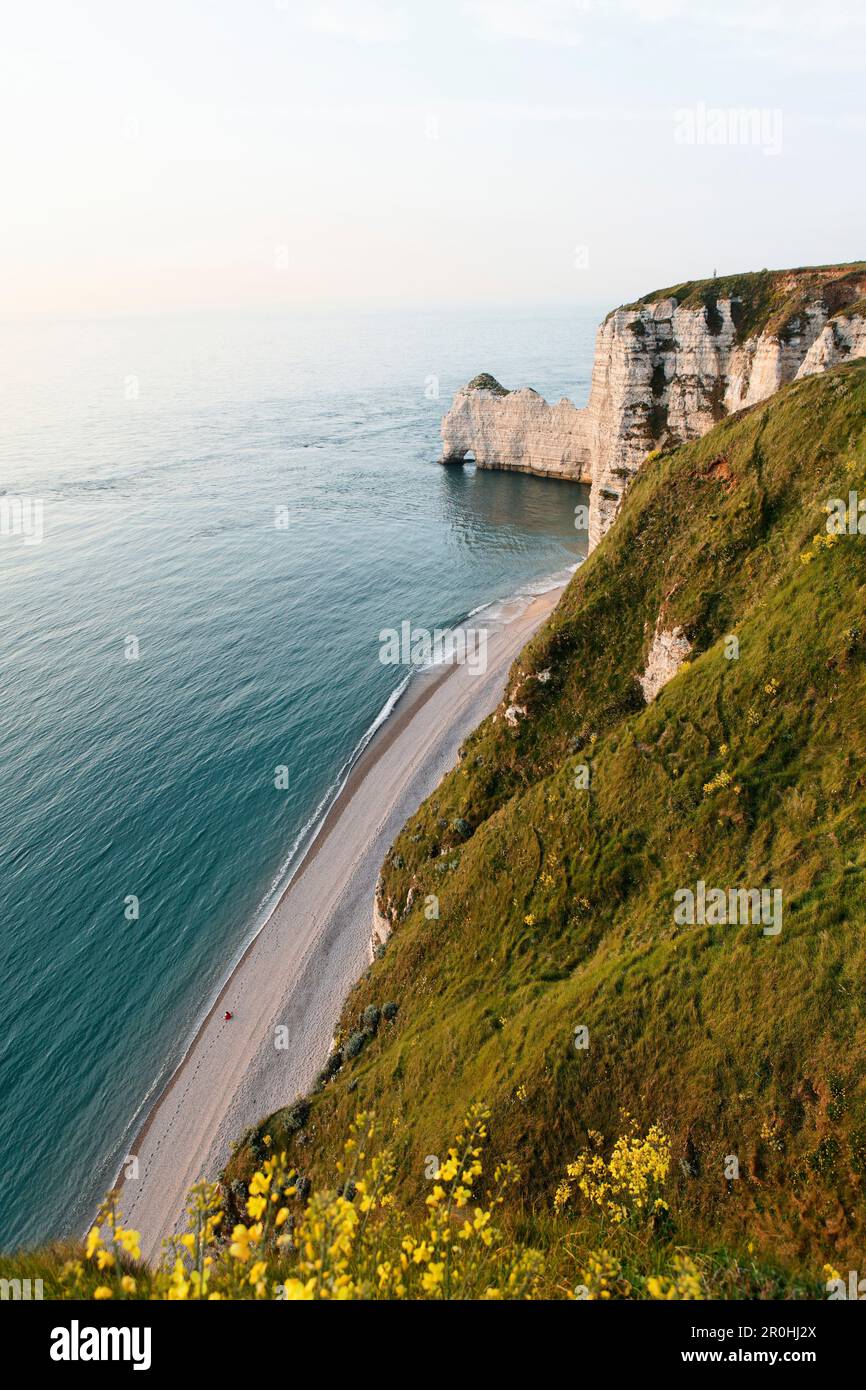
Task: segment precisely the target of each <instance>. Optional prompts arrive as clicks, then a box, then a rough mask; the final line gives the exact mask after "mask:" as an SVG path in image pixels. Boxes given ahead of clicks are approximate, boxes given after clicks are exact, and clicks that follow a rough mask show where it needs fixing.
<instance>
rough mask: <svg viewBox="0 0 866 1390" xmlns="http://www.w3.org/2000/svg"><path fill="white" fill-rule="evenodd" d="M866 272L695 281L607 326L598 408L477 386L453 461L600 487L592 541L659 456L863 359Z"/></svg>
mask: <svg viewBox="0 0 866 1390" xmlns="http://www.w3.org/2000/svg"><path fill="white" fill-rule="evenodd" d="M864 295H866V264H864V263H858V264H855V265H846V266H830V267H822V268H818V269H811V270H796V271H773V272H770V271H760V272H758V273H756V274H753V275H740V276H728V277H725V278H724V279H714V280H703V281H690V282H688V283H686V284H683V285H679V286H676V287H674V288H672V289H671V290H665V291H660V292H658V293H656V294H652V295H648V296H646V298H645V299H643V300H639V301H637V302H635V303H634V304H630V305H626V306H624V307H623V308H620V309H615V310H614V311H613V312H612V313H611V314H609V315H608V317H607V318H606V319H605V321H604V323H602V325H601V326H600V328H599V330H598V334H597V337H596V346H595V359H594V364H593V371H592V385H591V388H590V394H589V402H588V404H587V406H586V407H585V408H584V409H578V408H577V407H576V406H574V405H573V404H572V403H571V402H570V401H568V400H562V401H560V402H559V403H558V405H555V406H551V405H548V404H547V402H546V401H545V400H544V399H543V398H542V397H541V396H539V395H538V393H537V392H535V391H531V390H528V389H524V390H519V391H506V390H505V389H504V388H503V387H502V386H500V385H499V383H498V382H497V381H495V380H494V378H492V377H488V376H485V377H477V378H476V379H475V381H474V382H470V384H469V386H467V387H464V388H463V389H462V390H461V391H458V392H457V394H456V396H455V397H454V403H453V405H452V408H451V410H450V411H449V412H448V414H447V415H446V416H445V418H444V419H443V421H442V439H443V461H444V462H458V461H462V460H463V459H464V458H466V456H467V455H468V454H470V453H471V454H472V455H474V457H475V460H476V462H477V464H478V466H479V467H482V468H509V469H519V470H521V471H524V472H529V473H540V474H543V475H544V476H547V477H560V478H567V479H573V480H582V481H584V482H586V481H588V482H589V483H590V503H589V546H590V549H592V548H593V547H594V546H595V545H597V544H598V542H599V541H600V540H601V537H602V536H603V535H604V533H605V531H606V530H607V529H608V527H609V526H610V524H611V522H612V521H613V519H614V517H615V516H616V512H617V509H618V507H619V503H620V501H621V498H622V495H623V493H624V492H625V489H626V487H627V486H628V484H629V481H630V480H631V478H632V477H633V476H634V474H635V473H636V471H637V470H638V468H640V466H641V464H642V463H643V461H644V459H645V458H646V456H647V454H648V453H650V452H652V451H653V450H654V449H656V448H660V447H665V446H667V445H670V444H676V443H680V442H682V441H685V440H689V439H695V438H697V437H698V436H700V435H702V434H704V433H705V432H706V431H707V430H708V429H711V428H712V426H713V425H714V424H716V423H717V422H718V421H719V420H720V419H722V418H723V416H725V415H727V414H729V413H730V412H732V411H736V410H742V409H743V408H744V407H746V406H751V405H754V404H756V403H757V402H758V401H762V400H765V399H766V398H767V397H768V396H770V395H772V394H773V392H774V391H777V390H778V389H779V387H780V386H784V385H785V384H786V383H787V382H790V381H793V380H795V379H796V378H797V377H801V376H808V375H810V374H812V373H814V372H821V371H826V370H828V369H829V368H830V367H833V366H836V365H837V364H838V363H839V362H842V361H846V360H847V359H848V358H853V357H858V356H864V355H866V304H864Z"/></svg>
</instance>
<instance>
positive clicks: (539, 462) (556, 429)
mask: <svg viewBox="0 0 866 1390" xmlns="http://www.w3.org/2000/svg"><path fill="white" fill-rule="evenodd" d="M582 417H583V412H582V411H580V410H578V409H577V407H576V406H574V405H572V403H571V401H568V400H561V401H559V402H558V403H557V404H556V405H548V403H547V401H546V400H545V399H544V397H543V396H540V395H539V394H538V392H537V391H533V390H532V388H531V387H528V386H526V387H524V388H523V389H522V390H520V391H506V390H504V388H503V387H502V386H500V385H499V382H498V381H496V380H495V379H494V378H493V377H491V376H486V375H485V376H481V377H476V378H475V381H471V382H470V383H469V385H468V386H464V387H463V389H462V390H461V391H458V392H457V394H456V395H455V397H454V401H453V404H452V406H451V409H450V410H449V412H448V414H447V415H446V417H445V419H444V420H443V422H442V449H443V453H442V462H443V463H462V462H463V459H464V458H465V457H466V454H467V453H471V454H472V455H473V457H474V459H475V462H476V464H477V465H478V467H479V468H504V469H510V470H514V471H516V472H518V473H537V474H540V475H541V476H543V477H554V478H582V479H583V480H584V481H585V482H587V483H588V482H589V481H590V459H589V448H588V445H587V442H586V439H585V432H584V428H583V418H582Z"/></svg>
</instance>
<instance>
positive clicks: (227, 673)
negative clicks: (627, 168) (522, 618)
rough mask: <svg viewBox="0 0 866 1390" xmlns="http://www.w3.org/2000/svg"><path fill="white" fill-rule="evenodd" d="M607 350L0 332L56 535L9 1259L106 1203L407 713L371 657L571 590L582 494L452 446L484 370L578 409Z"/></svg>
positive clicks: (22, 774) (1, 799)
mask: <svg viewBox="0 0 866 1390" xmlns="http://www.w3.org/2000/svg"><path fill="white" fill-rule="evenodd" d="M599 317H600V312H596V310H595V309H591V310H586V311H583V312H573V311H572V312H570V313H568V314H565V313H563V314H561V315H555V316H554V315H543V314H537V315H528V314H526V313H520V314H514V315H509V314H502V315H495V314H483V315H481V314H459V315H455V314H449V315H447V316H446V315H445V314H442V315H436V314H423V315H415V316H408V315H384V314H383V315H377V316H372V315H371V316H369V317H360V316H356V317H352V318H341V317H337V316H320V317H315V318H312V317H311V318H300V317H298V318H286V317H269V316H256V317H253V316H250V317H244V316H226V317H217V316H214V317H211V316H201V317H189V318H172V319H135V320H133V319H120V320H112V321H108V320H101V321H91V322H62V323H41V324H38V325H36V324H30V325H23V326H22V325H20V324H18V325H14V326H13V325H11V324H6V325H0V496H2V495H3V494H7V495H13V496H18V495H25V496H29V497H38V498H42V499H43V502H44V540H43V542H42V544H40V545H32V546H30V545H25V544H23V541H22V538H21V537H20V536H10V535H0V595H2V602H0V750H2V791H0V956H2V960H0V968H2V981H3V995H2V998H3V1008H2V1027H0V1100H2V1124H0V1194H2V1209H0V1244H2V1245H3V1246H4V1247H9V1246H11V1245H14V1244H16V1243H20V1242H25V1241H26V1242H31V1241H34V1240H37V1239H41V1238H43V1237H46V1236H53V1235H57V1234H61V1233H65V1232H67V1231H70V1230H76V1229H79V1228H80V1227H81V1226H82V1224H83V1223H84V1221H86V1219H87V1217H88V1215H89V1213H90V1211H91V1210H92V1209H93V1207H94V1205H95V1202H96V1200H97V1199H98V1197H99V1196H100V1195H101V1194H102V1192H103V1191H104V1189H105V1187H106V1186H107V1185H108V1184H109V1183H110V1182H111V1181H112V1179H113V1177H114V1174H115V1172H116V1169H117V1166H118V1164H119V1162H120V1160H121V1159H122V1158H123V1156H124V1154H125V1153H126V1151H127V1148H126V1146H127V1145H128V1144H129V1142H130V1141H131V1138H132V1135H133V1133H134V1131H135V1128H136V1123H137V1120H138V1119H140V1118H141V1111H142V1109H143V1108H144V1107H145V1106H146V1105H147V1104H148V1103H149V1101H150V1100H152V1099H153V1096H154V1094H155V1092H156V1090H157V1089H158V1087H159V1086H160V1085H161V1084H162V1083H163V1082H164V1081H165V1080H166V1079H167V1078H168V1076H169V1075H170V1073H171V1072H172V1071H173V1069H174V1067H175V1066H176V1065H177V1063H178V1061H179V1060H180V1057H181V1056H182V1053H183V1050H184V1047H185V1045H186V1044H187V1042H188V1041H189V1038H190V1034H191V1033H192V1032H193V1030H194V1028H195V1025H196V1023H197V1021H198V1019H199V1018H200V1016H201V1014H202V1013H203V1011H204V1009H205V1008H206V1006H207V1005H208V1003H209V1001H210V1000H211V998H212V997H213V995H214V993H215V991H216V990H217V988H218V987H219V985H220V983H221V981H222V979H223V978H224V976H225V975H226V973H227V971H228V969H229V967H230V966H231V965H232V964H233V962H234V961H235V959H236V958H237V956H238V955H239V954H240V953H241V951H242V949H243V947H244V946H245V945H246V943H247V941H248V940H249V938H250V936H251V934H252V932H253V931H254V930H255V927H256V925H257V924H259V923H260V922H261V921H262V920H263V917H264V915H266V913H267V910H268V906H269V904H270V903H271V902H272V901H273V899H274V897H275V895H276V894H277V892H278V890H279V887H280V885H281V884H282V883H283V882H284V881H285V876H286V873H287V872H288V871H289V869H290V867H291V860H292V852H293V848H295V847H296V846H297V845H298V844H299V843H300V842H301V840H302V838H303V835H304V832H305V827H309V825H310V823H311V822H315V819H316V817H317V815H318V814H320V810H321V807H322V803H323V802H324V801H326V800H327V798H328V796H329V793H330V791H331V790H332V789H333V787H334V783H335V780H336V779H337V778H338V776H339V774H340V771H341V769H342V768H343V767H344V766H345V764H346V761H347V759H349V758H350V756H351V755H352V752H353V750H354V749H355V748H356V747H357V745H358V743H359V740H361V739H362V737H363V736H364V734H365V731H366V730H368V729H369V727H370V725H371V724H372V722H373V721H374V720H375V719H376V717H377V715H378V714H379V713H380V711H381V710H382V708H383V706H384V705H385V703H386V701H387V700H388V698H389V696H390V695H391V694H392V692H393V691H394V688H395V686H396V685H397V684H398V682H399V679H400V675H401V673H400V672H399V671H395V669H394V668H388V667H385V666H382V665H381V664H380V663H379V660H378V634H379V631H380V629H381V628H383V627H399V625H400V622H401V621H403V620H404V619H409V620H410V621H412V622H413V623H414V624H416V625H419V626H423V627H427V628H433V627H436V626H439V627H442V626H448V625H451V624H452V623H454V622H456V621H457V620H459V619H460V618H462V617H464V616H465V615H466V614H467V613H469V612H470V611H471V610H473V609H475V608H477V607H478V606H479V605H481V604H484V603H487V602H490V601H493V600H496V599H499V598H504V597H507V596H508V595H510V594H513V593H515V592H518V591H520V590H521V589H522V588H524V587H525V586H530V585H531V584H532V582H533V581H537V580H539V579H541V578H543V577H544V576H547V575H550V574H552V573H555V572H559V571H562V570H564V569H565V568H567V567H570V566H572V565H574V564H575V563H576V562H577V560H578V559H579V558H580V556H581V554H582V553H583V538H582V537H580V536H578V533H576V532H575V530H574V525H573V521H574V516H573V509H574V506H575V504H576V503H577V502H578V501H580V500H583V499H584V492H583V490H582V489H579V488H578V487H577V486H576V485H567V484H562V483H556V482H551V481H545V480H542V479H535V478H528V477H523V476H520V475H518V474H506V473H502V474H499V473H476V472H475V470H474V469H473V468H471V467H467V468H466V469H465V471H464V470H459V469H444V468H441V467H439V466H438V465H437V463H436V460H437V458H438V453H439V432H438V426H439V419H440V416H441V414H442V413H443V411H444V410H445V409H447V406H448V404H449V402H450V397H451V394H452V392H453V391H454V389H455V388H456V387H457V386H458V385H460V384H462V383H463V382H465V381H466V380H467V379H468V378H469V377H470V376H472V375H474V374H475V373H476V372H478V371H481V370H487V371H491V372H493V373H494V374H495V375H496V376H498V377H499V379H500V380H501V381H503V383H504V384H505V385H508V386H515V385H522V384H529V385H533V386H535V387H536V388H537V389H538V390H540V391H541V392H542V393H543V394H544V395H545V396H547V398H548V399H554V400H555V399H558V398H559V397H560V396H561V395H568V396H570V397H571V398H572V399H573V400H575V401H577V403H578V404H583V403H584V402H585V400H586V397H587V394H588V389H589V373H590V368H591V358H592V346H593V337H594V329H595V325H596V323H597V321H598V319H599ZM434 376H435V377H438V379H439V390H440V396H439V398H438V399H436V398H435V397H433V396H432V394H431V383H430V379H431V378H432V377H434ZM425 387H426V388H427V391H428V394H426V395H425ZM280 506H284V507H287V508H288V515H289V518H290V520H289V524H288V526H287V527H286V528H285V529H282V530H280V529H277V528H276V527H275V525H274V515H275V508H276V507H280ZM129 637H135V638H137V639H138V644H139V658H138V660H127V659H126V658H125V644H126V642H127V639H128V638H129ZM279 764H286V765H288V767H289V768H290V774H291V775H290V788H289V790H287V791H277V790H276V789H275V787H274V770H275V768H276V767H277V765H279ZM130 895H135V897H137V898H138V900H139V903H140V916H139V919H138V920H137V921H128V920H127V919H126V916H125V902H126V900H127V898H128V897H129V896H130Z"/></svg>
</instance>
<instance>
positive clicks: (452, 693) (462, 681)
mask: <svg viewBox="0 0 866 1390" xmlns="http://www.w3.org/2000/svg"><path fill="white" fill-rule="evenodd" d="M561 593H562V587H561V586H560V587H557V588H555V589H551V590H550V591H549V592H547V593H545V594H542V595H540V596H538V597H535V598H532V599H531V600H528V601H527V600H526V599H523V600H513V601H511V602H510V603H509V604H505V605H502V609H501V612H502V617H501V618H497V619H496V620H495V621H494V620H491V619H490V618H488V616H487V615H486V614H482V615H479V617H478V619H477V620H476V625H480V624H482V623H483V625H484V626H486V627H488V632H489V635H488V648H487V656H488V659H487V670H486V671H485V672H484V673H483V674H478V675H472V674H471V672H470V671H469V669H468V668H467V667H465V666H458V667H453V666H452V667H445V668H441V669H439V670H434V671H431V672H429V673H424V674H423V675H421V676H419V677H417V678H416V679H415V680H413V682H412V683H411V685H410V687H409V689H408V691H407V692H406V694H405V695H404V697H403V698H402V699H401V701H400V702H399V703H398V705H397V707H396V709H395V711H394V713H393V714H392V715H391V717H390V718H389V719H388V720H387V721H386V722H385V723H384V724H383V725H382V727H381V728H380V729H379V731H378V732H377V734H376V735H375V736H374V738H373V739H372V741H371V743H370V744H369V746H368V747H367V748H366V750H365V751H364V753H363V755H362V756H361V758H360V759H359V760H358V762H357V763H356V765H355V767H354V768H353V769H352V772H351V774H350V776H349V778H348V780H347V782H346V785H345V786H344V787H343V789H342V791H341V792H340V794H339V796H338V797H337V799H336V801H335V802H334V804H333V806H332V807H331V809H330V811H329V813H328V815H327V818H326V820H325V822H324V824H323V825H322V827H321V830H320V832H319V834H318V836H317V837H316V839H315V841H314V842H313V844H312V845H311V847H310V849H309V850H308V852H307V854H306V856H305V858H304V860H303V861H302V863H301V864H300V865H299V866H298V868H297V870H296V872H295V874H294V876H293V878H292V880H291V882H290V883H289V885H288V887H287V888H286V891H285V893H284V894H283V896H282V898H281V899H280V901H279V903H278V905H277V907H276V908H275V910H274V912H273V913H272V915H271V916H270V917H269V918H268V920H267V922H266V924H265V925H264V926H263V928H262V929H261V931H260V932H259V934H258V935H257V936H256V937H255V939H254V940H253V942H252V943H251V944H250V946H249V948H248V949H247V951H246V953H245V954H244V956H243V957H242V959H241V960H240V961H239V963H238V964H237V966H236V967H235V969H234V971H233V972H232V974H231V976H230V978H229V979H228V980H227V982H226V984H225V986H224V987H223V990H222V992H221V993H220V995H219V998H218V999H217V1000H216V1002H215V1004H214V1006H213V1008H212V1009H211V1010H210V1012H209V1014H208V1016H207V1018H206V1019H205V1020H204V1022H203V1023H202V1025H201V1027H200V1028H199V1030H198V1033H197V1034H196V1037H195V1039H194V1041H193V1042H192V1044H191V1046H190V1048H189V1050H188V1052H187V1054H186V1056H185V1058H184V1061H183V1062H182V1064H181V1066H180V1067H179V1068H178V1070H177V1071H176V1072H175V1074H174V1076H173V1078H172V1080H171V1081H170V1082H169V1084H168V1086H167V1087H166V1088H165V1090H164V1091H163V1092H162V1094H161V1096H160V1097H159V1098H158V1100H157V1101H156V1103H155V1104H154V1106H153V1108H152V1109H151V1111H150V1114H149V1115H148V1117H147V1119H146V1121H145V1123H144V1125H143V1128H142V1129H141V1130H140V1131H139V1134H138V1136H137V1138H136V1140H135V1141H134V1143H133V1144H132V1145H131V1148H130V1153H131V1154H132V1155H135V1156H136V1157H137V1158H138V1177H137V1178H136V1179H132V1178H127V1179H126V1180H125V1181H124V1183H123V1189H122V1194H121V1206H122V1209H123V1212H124V1216H125V1218H126V1222H127V1224H128V1225H130V1226H132V1227H134V1228H135V1229H136V1230H139V1231H140V1232H141V1234H142V1241H141V1248H142V1255H143V1256H144V1258H145V1259H152V1258H154V1257H155V1256H157V1255H158V1254H159V1250H160V1245H161V1242H162V1240H163V1239H164V1238H165V1237H166V1236H169V1235H171V1234H172V1232H173V1231H174V1230H175V1229H176V1225H177V1223H178V1220H179V1217H180V1215H181V1213H182V1210H183V1204H184V1197H185V1194H186V1192H187V1190H188V1189H189V1188H190V1187H191V1186H192V1184H193V1183H195V1182H196V1181H198V1180H199V1179H201V1178H203V1177H209V1178H212V1177H214V1176H216V1174H217V1173H218V1172H219V1170H220V1168H221V1167H222V1166H223V1164H224V1162H225V1160H226V1158H227V1156H228V1153H229V1146H230V1144H231V1142H232V1141H233V1140H234V1139H236V1138H237V1137H238V1136H239V1135H240V1134H241V1133H242V1131H243V1130H244V1129H245V1128H246V1127H247V1126H248V1125H250V1124H252V1123H253V1122H255V1121H256V1120H258V1119H259V1118H260V1117H261V1116H263V1115H265V1114H267V1113H268V1112H270V1111H272V1110H275V1109H277V1108H278V1107H279V1106H281V1105H285V1104H288V1103H289V1102H290V1101H292V1100H294V1099H295V1098H296V1097H297V1096H298V1095H301V1094H303V1093H304V1092H305V1091H307V1090H309V1088H310V1085H311V1083H312V1081H313V1078H314V1077H315V1075H316V1073H317V1072H318V1071H319V1070H320V1068H321V1066H322V1063H323V1062H324V1059H325V1057H326V1055H327V1052H328V1049H329V1045H330V1042H331V1039H332V1037H333V1034H334V1030H335V1027H336V1024H337V1020H338V1018H339V1014H340V1011H341V1008H342V1005H343V1001H344V1000H345V998H346V995H347V994H348V993H349V990H350V989H351V988H352V986H353V985H354V983H355V981H356V980H357V979H358V978H359V977H360V975H361V974H362V973H363V971H364V970H365V968H366V966H367V964H368V963H369V958H370V957H369V943H370V927H371V920H372V913H373V897H374V891H375V886H376V880H377V877H378V874H379V870H380V868H381V865H382V862H383V860H384V858H385V855H386V853H387V851H388V849H389V848H390V846H391V844H392V843H393V841H394V839H395V837H396V835H397V834H398V832H399V831H400V829H401V828H402V826H403V824H404V823H405V821H406V820H407V819H408V818H409V816H410V815H412V813H413V812H414V811H415V809H416V808H417V807H418V805H419V804H420V803H421V801H422V800H423V799H424V798H425V797H426V796H427V795H429V793H430V792H431V791H433V789H434V788H435V787H436V786H437V784H438V783H439V782H440V780H441V779H442V777H443V776H444V774H445V773H446V772H447V771H448V769H449V768H450V767H452V766H453V765H454V763H455V762H456V759H457V751H458V748H459V746H460V744H461V743H462V742H463V740H464V739H465V738H466V736H467V734H469V733H470V732H471V730H472V729H473V728H474V727H475V726H476V725H477V724H478V723H479V722H480V721H481V720H482V719H483V718H484V717H485V716H486V715H487V714H489V713H490V712H491V711H492V710H493V709H495V707H496V705H497V704H498V702H499V700H500V698H501V696H502V693H503V690H504V686H505V680H506V677H507V675H508V670H509V667H510V666H511V663H512V661H513V660H514V658H515V657H516V656H517V654H518V653H519V651H520V650H521V648H522V647H523V646H524V644H525V643H526V642H527V641H528V640H529V638H530V637H531V635H532V633H533V632H534V631H535V629H536V628H537V627H538V626H539V625H540V624H541V623H542V622H543V621H544V619H545V618H546V617H547V616H548V615H549V613H550V612H551V611H552V609H553V608H554V607H555V605H556V603H557V601H558V599H559V597H560V595H561ZM226 1010H230V1011H231V1012H232V1013H233V1015H234V1017H233V1019H232V1020H231V1021H230V1022H226V1021H225V1020H224V1017H223V1015H224V1013H225V1011H226ZM278 1024H283V1025H286V1027H287V1028H288V1032H289V1037H290V1039H291V1045H290V1047H289V1049H288V1050H287V1051H277V1050H276V1048H275V1046H274V1029H275V1027H276V1026H277V1025H278Z"/></svg>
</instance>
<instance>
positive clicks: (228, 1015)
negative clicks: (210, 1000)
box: [223, 1009, 234, 1021]
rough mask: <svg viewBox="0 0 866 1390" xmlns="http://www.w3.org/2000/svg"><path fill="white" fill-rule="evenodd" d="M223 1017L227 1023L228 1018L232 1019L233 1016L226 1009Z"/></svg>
mask: <svg viewBox="0 0 866 1390" xmlns="http://www.w3.org/2000/svg"><path fill="white" fill-rule="evenodd" d="M223 1017H224V1018H225V1019H226V1021H228V1020H229V1019H230V1018H234V1014H230V1013H229V1011H228V1009H226V1011H225V1013H224V1015H223Z"/></svg>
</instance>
